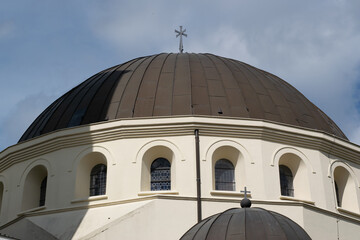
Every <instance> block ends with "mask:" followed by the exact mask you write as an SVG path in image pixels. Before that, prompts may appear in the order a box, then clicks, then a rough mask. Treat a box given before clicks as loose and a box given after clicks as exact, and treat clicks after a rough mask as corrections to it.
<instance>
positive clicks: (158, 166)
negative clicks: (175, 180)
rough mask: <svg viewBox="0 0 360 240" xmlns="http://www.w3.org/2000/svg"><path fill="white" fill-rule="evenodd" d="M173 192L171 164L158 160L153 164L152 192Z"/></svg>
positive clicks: (163, 159) (165, 160) (164, 160)
mask: <svg viewBox="0 0 360 240" xmlns="http://www.w3.org/2000/svg"><path fill="white" fill-rule="evenodd" d="M163 190H171V175H170V162H169V161H168V160H167V159H165V158H157V159H155V160H154V161H153V163H152V164H151V191H163Z"/></svg>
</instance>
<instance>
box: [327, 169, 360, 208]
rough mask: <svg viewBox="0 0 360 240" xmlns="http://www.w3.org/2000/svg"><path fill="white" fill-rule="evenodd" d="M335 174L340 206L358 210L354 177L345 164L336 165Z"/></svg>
mask: <svg viewBox="0 0 360 240" xmlns="http://www.w3.org/2000/svg"><path fill="white" fill-rule="evenodd" d="M333 175H334V188H335V195H336V200H337V205H338V207H341V208H343V209H346V210H350V211H353V212H358V211H359V204H358V198H357V188H356V183H355V180H354V177H353V176H352V175H351V174H350V172H349V171H348V170H347V169H346V168H345V167H344V166H337V167H335V169H334V173H333Z"/></svg>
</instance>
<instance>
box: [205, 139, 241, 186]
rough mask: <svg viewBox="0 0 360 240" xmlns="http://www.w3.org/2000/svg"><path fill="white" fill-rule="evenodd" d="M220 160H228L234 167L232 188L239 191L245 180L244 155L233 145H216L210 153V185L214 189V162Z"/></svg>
mask: <svg viewBox="0 0 360 240" xmlns="http://www.w3.org/2000/svg"><path fill="white" fill-rule="evenodd" d="M219 161H222V162H224V163H226V161H229V162H230V163H231V164H232V165H233V167H234V188H233V191H237V192H239V191H240V189H242V188H243V187H244V186H245V181H246V171H245V162H244V156H243V155H242V154H241V152H240V151H239V150H238V149H237V148H235V147H233V146H228V145H225V146H221V147H218V148H217V149H216V150H215V151H214V152H213V154H212V157H211V163H212V164H211V167H212V170H211V171H212V186H213V190H218V189H216V184H215V175H216V174H215V173H216V172H215V171H216V164H217V163H219Z"/></svg>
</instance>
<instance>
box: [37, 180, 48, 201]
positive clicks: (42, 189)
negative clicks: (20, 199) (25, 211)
mask: <svg viewBox="0 0 360 240" xmlns="http://www.w3.org/2000/svg"><path fill="white" fill-rule="evenodd" d="M46 184H47V176H46V177H45V178H44V179H43V180H42V181H41V184H40V201H39V207H41V206H44V205H45V198H46Z"/></svg>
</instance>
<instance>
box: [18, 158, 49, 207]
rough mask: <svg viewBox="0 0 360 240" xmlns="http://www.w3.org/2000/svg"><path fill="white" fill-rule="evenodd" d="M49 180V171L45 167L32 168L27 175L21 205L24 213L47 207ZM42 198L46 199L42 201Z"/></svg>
mask: <svg viewBox="0 0 360 240" xmlns="http://www.w3.org/2000/svg"><path fill="white" fill-rule="evenodd" d="M47 180H48V170H47V168H46V167H45V166H44V165H36V166H34V167H32V168H31V170H30V171H29V172H28V173H27V174H26V175H25V179H24V182H23V184H24V185H23V186H24V187H23V196H22V204H21V210H22V211H25V210H28V209H32V208H36V207H40V206H43V205H46V192H47ZM44 182H45V186H44ZM44 187H45V188H44ZM44 191H45V192H44ZM42 197H43V198H44V199H41V198H42ZM41 202H42V203H41Z"/></svg>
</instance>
